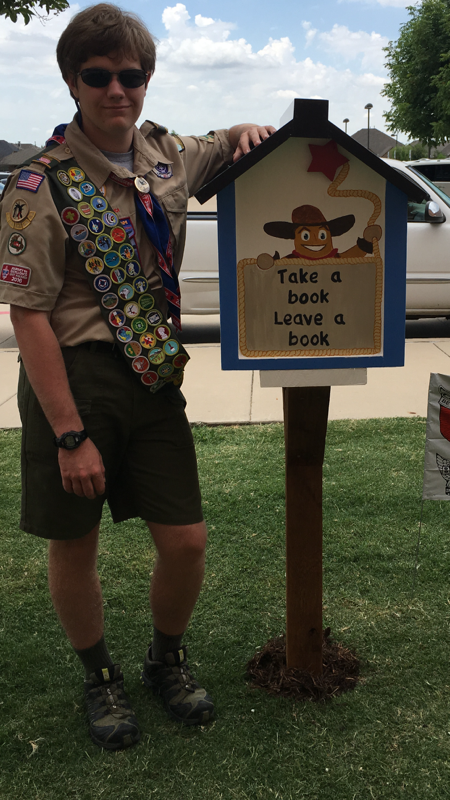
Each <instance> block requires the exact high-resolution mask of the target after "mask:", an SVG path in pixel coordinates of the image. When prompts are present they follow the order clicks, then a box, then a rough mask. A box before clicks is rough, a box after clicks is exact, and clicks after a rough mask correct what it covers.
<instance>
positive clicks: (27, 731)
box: [0, 419, 450, 800]
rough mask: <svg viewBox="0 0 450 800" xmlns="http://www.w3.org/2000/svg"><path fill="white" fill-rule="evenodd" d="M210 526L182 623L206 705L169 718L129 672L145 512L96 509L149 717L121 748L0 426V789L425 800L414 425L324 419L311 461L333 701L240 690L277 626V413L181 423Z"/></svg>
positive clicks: (437, 581) (425, 574)
mask: <svg viewBox="0 0 450 800" xmlns="http://www.w3.org/2000/svg"><path fill="white" fill-rule="evenodd" d="M194 433H195V437H196V441H197V447H198V456H199V467H200V473H201V481H202V491H203V496H204V508H205V515H206V518H207V521H208V526H209V532H210V539H209V545H208V566H207V576H206V581H205V586H204V590H203V592H202V595H201V598H200V601H199V603H198V605H197V608H196V611H195V614H194V617H193V620H192V624H191V626H190V628H189V631H188V633H187V636H186V641H187V643H188V644H189V645H190V646H191V647H190V652H191V663H192V665H193V666H195V670H196V673H197V675H198V677H199V678H200V680H201V681H202V682H203V683H204V684H205V685H206V686H207V687H208V689H209V691H210V692H211V694H212V695H213V697H214V699H215V702H216V705H217V710H218V716H217V720H216V721H215V722H214V723H213V724H211V725H210V726H208V727H205V728H203V729H198V730H197V729H195V730H192V729H187V728H186V729H184V728H179V727H178V726H177V725H176V723H172V722H171V721H169V720H168V719H166V717H165V714H164V711H163V710H162V709H161V708H160V706H159V705H158V704H157V703H156V702H155V701H154V699H153V698H152V697H151V696H149V695H148V693H147V692H146V691H145V690H144V688H143V687H142V686H141V685H140V681H139V670H140V667H141V661H142V658H143V653H144V650H145V647H146V645H147V643H148V639H149V631H150V619H149V616H148V612H147V590H148V576H149V573H150V572H151V569H152V563H153V558H154V550H153V547H152V545H151V543H150V542H149V539H148V535H147V532H146V529H145V526H144V525H143V524H142V523H141V522H140V521H132V522H129V523H124V524H121V525H118V526H113V525H112V523H111V521H110V518H109V516H107V515H106V514H105V519H104V523H103V527H102V538H101V553H100V560H99V565H100V572H101V576H102V580H103V586H104V596H105V613H106V626H107V630H106V635H107V640H108V643H109V645H110V649H111V651H112V653H113V655H114V657H115V658H116V659H117V660H118V661H120V662H121V663H122V665H123V667H124V670H125V675H126V687H127V689H128V692H129V694H130V695H131V698H132V700H133V705H134V708H135V711H136V714H137V715H138V718H139V720H140V724H141V728H142V733H143V736H142V741H141V743H140V744H139V745H138V746H137V747H134V748H132V749H130V750H128V751H124V752H120V753H105V752H103V751H101V750H99V749H98V748H97V747H95V745H93V744H92V743H91V741H90V739H89V737H88V736H87V733H86V730H87V729H86V723H85V718H84V711H83V705H82V686H81V677H82V676H81V671H80V667H79V664H78V661H77V659H76V656H75V655H74V653H73V651H72V650H71V648H70V646H69V645H68V644H67V642H66V641H65V638H64V636H63V634H62V632H61V630H60V628H59V624H58V622H57V620H56V619H55V615H54V612H53V610H52V607H51V603H50V600H49V598H48V593H47V586H46V566H45V561H46V543H45V542H43V541H41V540H36V541H35V540H34V538H33V537H32V536H29V535H27V534H25V533H22V532H20V531H19V530H18V516H19V505H20V490H19V433H18V432H17V431H2V432H0V448H1V456H2V457H1V466H0V470H1V471H0V493H1V494H0V531H1V549H0V573H1V578H2V580H1V582H0V587H1V588H0V592H1V594H0V615H1V620H0V675H1V679H2V680H1V695H0V718H1V725H0V797H1V798H2V800H3V798H5V799H6V798H7V800H22V798H24V800H25V798H27V800H66V798H67V800H72V798H77V800H91V798H92V800H100V799H101V798H108V800H126V798H130V800H140V799H141V798H142V800H144V798H145V799H146V800H147V799H148V800H151V799H152V798H153V799H154V800H166V798H167V799H169V798H170V800H206V799H208V800H221V799H222V798H223V800H260V799H261V800H262V799H263V798H264V800H267V798H269V800H270V798H280V799H281V800H290V798H300V800H303V799H304V800H371V799H372V798H374V800H398V798H405V799H406V800H416V799H417V800H423V798H427V800H429V798H432V800H434V799H435V798H436V799H437V800H440V798H442V800H444V798H447V797H448V792H449V789H448V787H449V782H450V720H449V699H450V691H449V685H450V678H449V655H450V641H449V616H450V615H449V611H450V608H449V603H450V599H449V598H450V593H449V562H450V535H449V526H448V524H447V520H448V515H449V511H450V507H449V506H448V505H446V503H433V502H427V503H426V504H425V506H424V526H423V533H422V545H421V550H420V568H419V571H418V577H417V585H416V591H415V594H414V596H413V595H412V593H411V590H412V569H413V565H414V551H415V545H416V540H417V531H418V522H419V517H420V505H421V499H420V498H421V486H422V469H423V449H424V437H425V422H424V420H421V419H407V420H405V419H396V420H369V421H362V422H355V421H344V422H333V423H331V424H330V426H329V433H328V437H327V450H326V456H325V465H324V624H325V625H330V626H331V628H332V635H333V636H334V638H335V639H337V640H339V641H340V642H342V643H344V644H345V645H347V646H348V647H350V648H351V649H353V650H354V651H355V652H356V653H357V655H358V656H359V658H360V660H361V665H362V680H361V682H360V684H359V685H358V687H357V688H356V690H355V691H354V692H349V693H347V694H345V695H342V696H341V697H339V698H337V699H335V700H333V701H332V702H330V703H326V704H323V705H321V704H314V703H309V702H308V703H295V702H293V701H291V700H287V699H276V698H272V697H269V696H267V695H265V694H264V693H262V692H260V691H258V690H254V689H251V688H249V686H248V684H247V682H246V678H245V665H246V662H247V661H248V659H249V658H250V657H251V656H252V655H253V654H254V652H255V650H256V649H257V648H258V647H261V646H262V645H264V644H265V642H266V641H267V640H268V639H269V638H271V637H273V636H276V635H278V634H280V633H281V632H283V631H284V630H285V596H284V462H283V457H284V445H283V431H282V427H281V426H280V425H267V426H248V427H233V428H206V427H198V428H196V429H195V431H194Z"/></svg>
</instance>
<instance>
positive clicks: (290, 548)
mask: <svg viewBox="0 0 450 800" xmlns="http://www.w3.org/2000/svg"><path fill="white" fill-rule="evenodd" d="M329 399H330V387H329V386H316V387H305V388H303V387H301V388H299V387H295V388H284V389H283V405H284V439H285V448H286V659H287V666H288V667H289V668H293V667H296V668H300V669H305V670H307V671H308V672H310V673H311V674H315V675H318V674H320V673H321V672H322V465H323V457H324V451H325V439H326V433H327V421H328V404H329Z"/></svg>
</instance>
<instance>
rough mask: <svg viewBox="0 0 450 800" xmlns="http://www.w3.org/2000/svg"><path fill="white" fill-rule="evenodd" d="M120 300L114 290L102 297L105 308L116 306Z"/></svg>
mask: <svg viewBox="0 0 450 800" xmlns="http://www.w3.org/2000/svg"><path fill="white" fill-rule="evenodd" d="M118 302H119V299H118V297H117V295H116V294H113V292H108V294H104V295H103V297H102V306H103V307H104V308H110V309H111V308H115V307H116V305H117V303H118Z"/></svg>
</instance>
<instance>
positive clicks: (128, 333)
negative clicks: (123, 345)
mask: <svg viewBox="0 0 450 800" xmlns="http://www.w3.org/2000/svg"><path fill="white" fill-rule="evenodd" d="M116 336H117V338H118V340H119V342H130V341H131V339H132V338H133V331H132V330H131V328H128V327H127V326H126V325H124V326H123V328H119V330H118V331H117V333H116Z"/></svg>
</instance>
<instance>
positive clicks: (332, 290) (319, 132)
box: [196, 100, 424, 370]
mask: <svg viewBox="0 0 450 800" xmlns="http://www.w3.org/2000/svg"><path fill="white" fill-rule="evenodd" d="M286 120H287V121H286ZM282 122H285V124H283V125H282V127H281V128H280V129H279V130H278V131H277V132H276V133H274V134H272V136H271V137H270V138H269V139H267V140H266V141H265V142H263V143H262V144H260V145H259V146H258V147H256V148H254V149H253V150H252V151H251V152H250V153H249V154H248V155H246V156H244V157H243V158H242V159H240V161H238V162H237V163H236V164H234V165H233V166H231V167H228V169H227V170H226V171H224V172H222V173H220V174H219V175H218V176H217V177H216V178H215V179H214V180H213V181H211V182H210V183H209V184H207V185H205V186H204V187H202V189H201V190H200V191H199V192H198V193H197V195H196V197H197V199H198V200H199V201H200V202H201V203H202V202H205V201H206V200H208V199H209V198H210V197H212V196H213V195H215V194H217V205H218V235H219V276H220V309H221V320H220V322H221V336H222V367H223V369H252V370H253V369H259V370H299V369H308V370H311V369H330V368H332V369H344V368H347V369H348V368H356V367H381V366H390V367H392V366H402V365H403V358H404V341H405V330H404V327H405V291H406V222H407V200H408V196H409V198H410V199H413V200H415V201H416V202H420V201H421V200H422V199H423V198H424V195H423V193H422V191H421V190H420V189H419V188H418V187H417V186H416V185H414V184H413V183H412V182H411V181H408V179H407V178H405V177H404V175H403V174H400V173H398V172H397V171H396V170H394V169H392V168H391V167H389V166H388V164H387V163H386V162H385V161H383V160H382V159H380V158H378V157H377V156H376V155H374V154H373V153H371V152H370V151H369V150H367V149H366V148H365V147H363V146H362V145H360V144H358V142H356V141H355V140H354V139H352V138H351V137H350V136H347V134H345V133H344V132H343V131H341V130H340V129H339V128H337V127H335V126H334V125H333V124H332V123H331V122H329V121H328V101H326V100H295V101H294V103H293V105H292V106H291V108H290V109H289V111H288V112H287V113H286V115H285V117H284V118H283V120H282Z"/></svg>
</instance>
